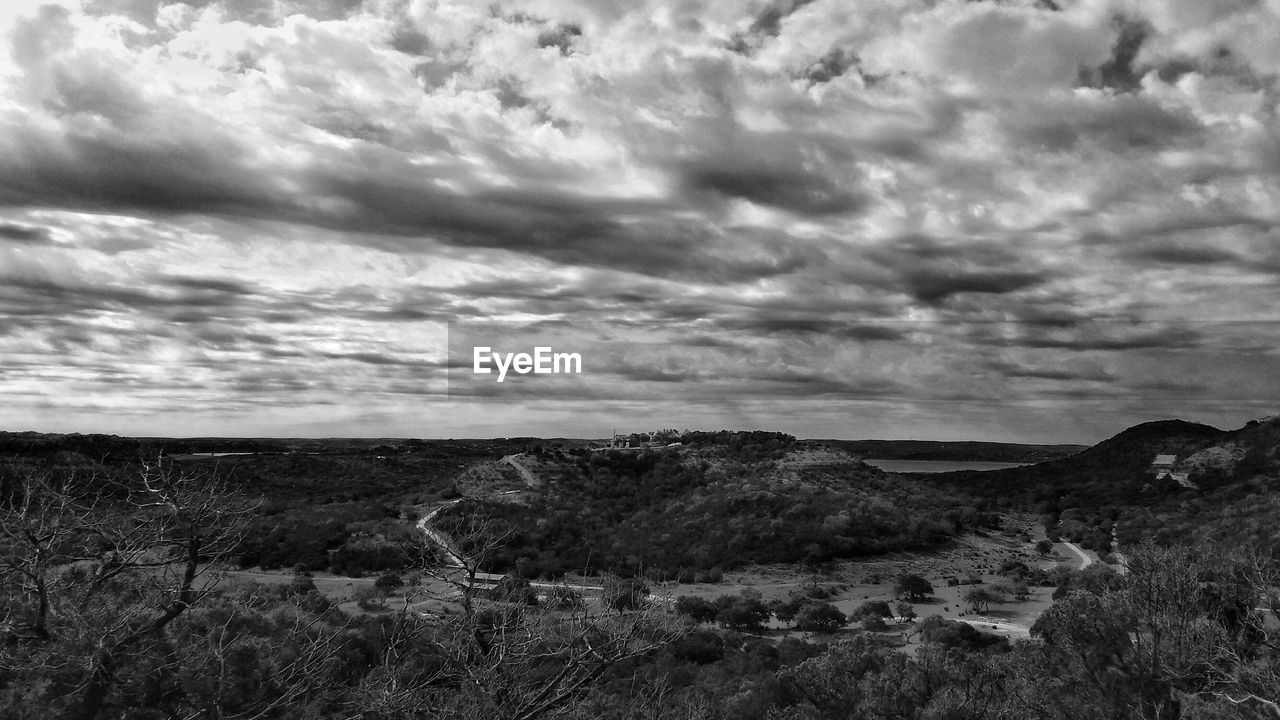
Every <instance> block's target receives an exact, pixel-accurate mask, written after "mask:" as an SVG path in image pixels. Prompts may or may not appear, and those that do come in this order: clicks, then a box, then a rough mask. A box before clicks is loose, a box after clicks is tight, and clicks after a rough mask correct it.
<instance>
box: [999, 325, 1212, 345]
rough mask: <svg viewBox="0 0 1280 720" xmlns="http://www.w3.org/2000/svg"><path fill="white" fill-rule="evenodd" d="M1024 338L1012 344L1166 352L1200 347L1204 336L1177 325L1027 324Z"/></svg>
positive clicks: (1024, 327)
mask: <svg viewBox="0 0 1280 720" xmlns="http://www.w3.org/2000/svg"><path fill="white" fill-rule="evenodd" d="M1021 327H1022V328H1023V334H1022V336H1021V337H1020V338H1018V339H1017V340H1015V341H1012V342H1010V343H1006V344H1011V345H1016V346H1021V347H1028V348H1057V349H1064V350H1110V351H1124V350H1166V349H1188V348H1195V347H1198V346H1199V345H1200V344H1201V342H1202V340H1203V336H1202V335H1201V333H1199V332H1197V331H1196V330H1194V329H1192V328H1190V327H1187V326H1185V325H1177V324H1168V325H1166V324H1159V323H1149V324H1147V323H1144V324H1127V323H1119V322H1116V323H1111V322H1095V323H1089V324H1086V325H1080V326H1076V327H1073V328H1060V329H1054V328H1044V327H1039V326H1035V325H1024V326H1021Z"/></svg>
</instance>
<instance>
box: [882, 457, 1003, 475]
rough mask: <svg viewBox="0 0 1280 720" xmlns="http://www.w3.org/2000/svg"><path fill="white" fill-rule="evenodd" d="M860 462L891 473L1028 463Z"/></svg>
mask: <svg viewBox="0 0 1280 720" xmlns="http://www.w3.org/2000/svg"><path fill="white" fill-rule="evenodd" d="M862 462H864V463H866V464H868V465H874V466H875V467H878V468H880V469H881V470H884V471H885V472H892V473H940V472H952V471H955V470H1004V469H1005V468H1015V467H1022V466H1023V465H1027V464H1028V463H1007V462H985V461H981V460H878V459H876V458H868V459H866V460H863V461H862Z"/></svg>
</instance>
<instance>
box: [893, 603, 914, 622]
mask: <svg viewBox="0 0 1280 720" xmlns="http://www.w3.org/2000/svg"><path fill="white" fill-rule="evenodd" d="M893 611H894V613H896V615H897V617H899V618H900V619H902V620H903V621H904V622H911V621H912V620H915V619H916V609H915V607H914V606H912V605H911V603H909V602H905V601H902V600H899V601H898V602H896V603H894V604H893Z"/></svg>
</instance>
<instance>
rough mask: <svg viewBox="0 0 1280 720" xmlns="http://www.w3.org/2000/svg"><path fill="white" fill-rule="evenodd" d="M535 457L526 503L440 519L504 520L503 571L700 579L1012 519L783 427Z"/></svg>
mask: <svg viewBox="0 0 1280 720" xmlns="http://www.w3.org/2000/svg"><path fill="white" fill-rule="evenodd" d="M526 457H527V458H528V459H527V464H528V466H529V467H536V469H537V474H538V475H539V479H538V482H535V483H533V484H532V487H531V488H530V491H529V492H527V493H524V494H523V497H522V498H521V499H520V500H519V502H513V501H512V500H510V499H507V498H503V497H489V498H473V499H468V500H466V501H464V502H461V503H458V504H457V505H454V506H452V507H451V508H450V509H448V510H446V511H445V512H443V513H442V514H441V516H440V519H439V522H441V523H444V524H445V527H444V529H445V530H446V531H447V532H449V534H451V535H453V536H454V537H460V533H459V532H457V531H455V530H453V529H451V528H450V527H449V526H448V523H450V522H453V523H458V524H459V526H458V527H459V528H462V529H463V531H464V533H465V523H466V522H468V520H467V519H468V518H474V517H488V518H490V519H491V522H494V523H496V524H497V528H496V529H497V530H498V531H500V532H501V533H502V534H503V535H505V536H507V537H508V538H509V540H510V541H509V542H508V543H507V544H506V545H505V546H504V547H503V548H502V549H501V550H500V551H497V552H494V553H493V554H492V555H490V556H489V561H488V562H487V563H486V567H487V569H489V570H492V571H503V572H505V571H507V570H509V569H513V568H514V569H517V570H518V571H519V572H521V573H522V574H524V575H525V576H527V577H535V576H546V577H556V576H559V575H561V574H563V573H564V572H566V571H571V570H588V571H597V570H609V571H613V572H616V573H620V574H623V575H626V574H628V573H634V572H639V571H640V570H641V569H648V570H651V571H658V572H662V573H666V574H668V575H669V576H670V577H673V578H682V579H685V580H698V579H700V578H702V579H705V578H708V577H717V576H718V574H719V572H720V571H723V570H729V569H732V568H734V567H738V566H740V565H743V564H746V563H753V562H754V563H771V562H799V563H805V564H809V565H812V566H815V567H816V566H819V565H821V564H822V563H823V562H825V561H827V560H830V559H832V558H849V557H860V556H870V555H878V554H882V553H888V552H897V551H903V550H928V549H931V548H935V547H938V546H941V545H945V544H947V543H949V542H950V541H951V540H952V539H954V538H955V537H956V536H957V535H959V534H961V533H964V532H968V531H972V530H985V529H989V528H991V527H997V526H999V524H1000V516H999V514H998V513H992V512H985V511H983V510H981V509H979V508H978V506H977V503H976V501H975V500H974V499H973V498H970V497H968V496H966V495H965V494H964V493H963V492H961V491H959V490H956V491H953V492H944V493H939V492H937V490H936V489H935V488H932V487H930V486H927V485H925V484H924V483H921V482H919V481H917V480H914V479H911V478H903V477H898V476H891V475H888V474H886V473H884V472H883V471H881V470H879V469H877V468H874V467H871V466H869V465H866V464H864V463H862V462H859V461H858V460H857V459H856V458H854V457H853V456H852V455H849V454H848V453H846V452H843V451H840V450H838V449H832V448H830V447H823V446H822V444H821V443H818V442H814V441H800V442H797V441H795V439H794V438H792V437H790V436H786V435H782V434H779V433H765V432H751V433H690V434H686V435H684V436H682V437H681V443H680V444H679V445H675V446H671V447H654V448H645V449H638V450H637V449H632V450H608V449H606V450H600V451H596V452H591V451H587V450H584V449H581V448H576V449H571V450H568V451H563V450H548V449H545V448H544V449H541V450H537V451H535V452H533V453H531V454H530V456H526ZM522 462H525V461H522ZM463 545H464V549H465V548H466V544H465V543H463Z"/></svg>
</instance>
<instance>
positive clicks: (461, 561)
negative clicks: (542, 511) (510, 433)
mask: <svg viewBox="0 0 1280 720" xmlns="http://www.w3.org/2000/svg"><path fill="white" fill-rule="evenodd" d="M510 458H511V456H508V457H507V458H504V460H508V461H510V462H511V463H512V464H513V465H515V467H516V468H517V469H519V470H521V471H522V474H523V472H527V471H524V470H523V468H521V467H520V466H519V465H516V464H515V461H514V460H511V459H510ZM514 492H519V491H518V490H508V491H507V492H504V493H498V494H499V495H510V494H512V493H514ZM464 499H465V498H458V499H457V500H450V501H449V502H447V503H444V504H443V505H441V506H439V507H437V508H435V509H433V510H432V511H431V512H429V513H427V514H426V515H423V516H422V519H421V520H419V521H418V529H419V530H421V531H422V533H423V534H424V535H426V536H427V539H428V540H430V541H431V542H432V543H435V544H436V545H438V546H440V547H442V548H444V551H445V553H446V554H447V555H448V558H447V560H446V564H445V566H446V567H450V568H464V569H465V568H466V567H467V561H466V558H464V557H463V556H462V554H461V551H460V549H458V547H457V546H456V545H455V544H454V542H453V539H452V538H450V537H449V536H448V535H445V534H444V533H442V532H440V531H439V530H437V529H436V528H435V527H434V526H432V525H431V521H432V520H434V519H435V517H436V515H439V514H440V512H441V511H443V510H444V509H445V508H447V507H449V506H451V505H454V504H455V503H459V502H462V500H464ZM475 578H476V579H477V580H481V581H485V582H496V581H498V580H501V579H502V578H503V575H500V574H497V573H485V572H477V573H475ZM529 585H530V586H531V587H535V588H539V589H542V590H550V589H553V588H570V589H572V590H579V591H594V592H604V587H603V586H601V585H579V584H574V583H567V582H558V583H555V582H531V583H529Z"/></svg>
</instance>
